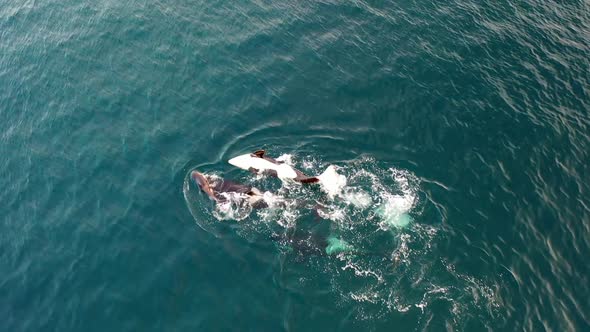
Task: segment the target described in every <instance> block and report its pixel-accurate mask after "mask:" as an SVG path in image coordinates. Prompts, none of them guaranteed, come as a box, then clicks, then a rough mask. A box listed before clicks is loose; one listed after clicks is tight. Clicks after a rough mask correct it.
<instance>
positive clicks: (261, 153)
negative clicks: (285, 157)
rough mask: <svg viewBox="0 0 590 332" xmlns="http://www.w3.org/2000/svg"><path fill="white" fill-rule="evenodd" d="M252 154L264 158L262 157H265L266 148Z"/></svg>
mask: <svg viewBox="0 0 590 332" xmlns="http://www.w3.org/2000/svg"><path fill="white" fill-rule="evenodd" d="M252 154H253V155H255V156H256V157H258V158H262V157H264V150H258V151H255V152H254V153H252Z"/></svg>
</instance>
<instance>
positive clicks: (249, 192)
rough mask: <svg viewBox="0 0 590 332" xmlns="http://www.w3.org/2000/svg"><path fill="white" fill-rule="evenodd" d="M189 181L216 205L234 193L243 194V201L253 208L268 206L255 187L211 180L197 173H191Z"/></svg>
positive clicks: (223, 180) (262, 194) (217, 179)
mask: <svg viewBox="0 0 590 332" xmlns="http://www.w3.org/2000/svg"><path fill="white" fill-rule="evenodd" d="M191 179H192V180H193V181H194V182H195V184H197V185H198V186H199V188H200V189H201V191H203V192H204V193H205V194H207V196H209V198H210V199H211V200H213V201H215V202H216V203H223V202H226V201H227V200H228V194H232V193H234V194H243V197H244V199H245V200H247V201H248V203H249V204H250V205H251V206H252V207H253V208H265V207H267V206H268V205H267V203H266V202H265V200H264V193H263V192H261V191H260V190H259V189H257V188H255V187H252V186H249V185H245V184H241V183H237V182H233V181H229V180H225V179H221V178H212V177H209V176H207V175H205V174H202V173H200V172H198V171H192V172H191Z"/></svg>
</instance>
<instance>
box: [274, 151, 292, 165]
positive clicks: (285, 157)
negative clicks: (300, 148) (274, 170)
mask: <svg viewBox="0 0 590 332" xmlns="http://www.w3.org/2000/svg"><path fill="white" fill-rule="evenodd" d="M276 161H282V162H284V163H285V164H287V165H289V166H293V155H292V154H288V153H285V154H282V155H280V156H279V157H278V158H277V159H276Z"/></svg>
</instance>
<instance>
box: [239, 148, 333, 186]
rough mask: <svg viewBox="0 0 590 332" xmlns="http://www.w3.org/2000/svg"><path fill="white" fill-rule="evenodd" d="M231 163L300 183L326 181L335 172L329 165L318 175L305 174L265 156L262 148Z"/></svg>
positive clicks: (255, 171)
mask: <svg viewBox="0 0 590 332" xmlns="http://www.w3.org/2000/svg"><path fill="white" fill-rule="evenodd" d="M228 162H229V163H230V164H231V165H233V166H236V167H239V168H241V169H244V170H247V171H250V172H253V173H256V174H268V175H271V176H276V177H278V178H279V179H281V180H282V181H295V182H301V183H321V182H326V180H328V178H329V177H333V175H334V174H335V168H334V167H333V166H329V167H328V168H327V169H326V170H325V171H324V173H322V174H321V175H318V176H307V175H305V174H304V173H303V172H301V171H300V170H298V169H296V168H294V167H292V166H290V165H288V164H287V163H285V162H283V161H279V160H276V159H273V158H271V157H268V156H266V154H265V151H264V150H258V151H255V152H253V153H247V154H243V155H240V156H237V157H234V158H232V159H230V160H229V161H228Z"/></svg>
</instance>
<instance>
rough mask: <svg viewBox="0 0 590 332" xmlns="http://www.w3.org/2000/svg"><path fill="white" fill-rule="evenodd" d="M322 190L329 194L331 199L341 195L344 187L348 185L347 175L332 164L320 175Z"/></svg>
mask: <svg viewBox="0 0 590 332" xmlns="http://www.w3.org/2000/svg"><path fill="white" fill-rule="evenodd" d="M318 179H320V185H321V187H322V190H324V191H325V192H326V194H328V197H329V198H330V199H334V197H336V196H338V195H340V193H341V192H342V189H344V187H345V186H346V176H344V175H342V174H338V172H336V166H334V165H330V166H328V168H326V170H325V171H324V172H323V173H322V174H321V175H320V176H318Z"/></svg>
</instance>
